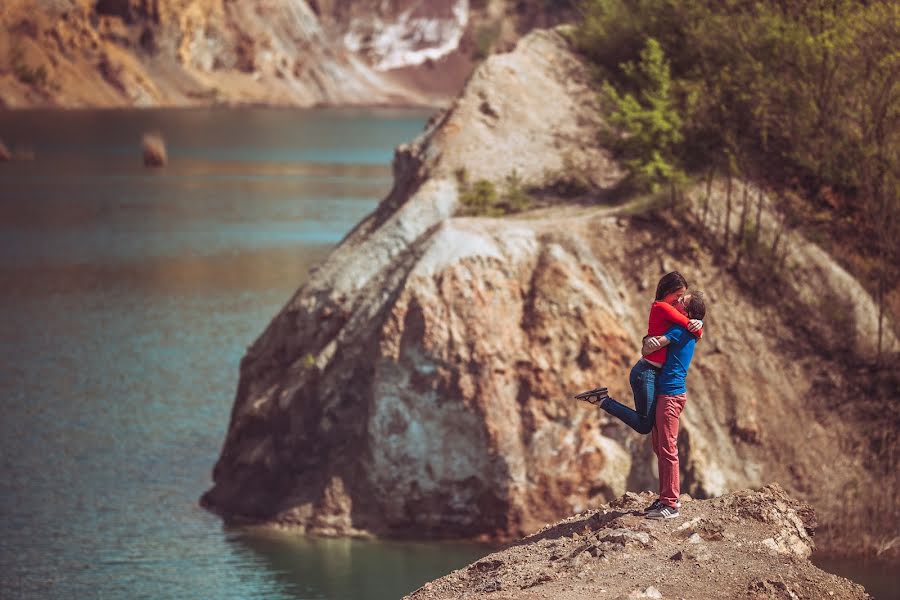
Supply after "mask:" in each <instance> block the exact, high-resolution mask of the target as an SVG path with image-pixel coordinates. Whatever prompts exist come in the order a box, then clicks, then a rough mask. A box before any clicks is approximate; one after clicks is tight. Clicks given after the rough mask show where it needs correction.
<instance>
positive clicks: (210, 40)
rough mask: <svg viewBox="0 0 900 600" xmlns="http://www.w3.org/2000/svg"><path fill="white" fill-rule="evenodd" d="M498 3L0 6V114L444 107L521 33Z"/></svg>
mask: <svg viewBox="0 0 900 600" xmlns="http://www.w3.org/2000/svg"><path fill="white" fill-rule="evenodd" d="M506 4H507V3H506V2H491V3H488V4H480V5H478V6H477V7H475V8H472V7H470V4H469V2H468V0H438V1H434V0H432V1H428V2H423V1H415V0H392V1H390V2H381V1H378V2H374V1H371V0H367V1H357V2H349V1H347V0H309V1H306V0H279V1H277V2H274V1H271V0H241V1H240V2H227V1H224V0H101V1H97V0H53V1H47V2H40V3H34V2H30V1H26V0H6V1H5V2H4V10H3V11H2V12H0V54H2V56H4V57H5V58H4V61H6V63H7V64H2V65H0V106H7V107H12V108H15V107H28V106H36V105H51V106H66V107H76V106H95V107H113V106H190V105H211V104H247V103H253V104H266V105H285V106H313V105H321V104H327V105H368V106H371V105H382V104H384V105H411V104H412V105H446V103H447V102H449V101H450V100H451V99H452V98H453V97H454V96H455V95H456V94H457V93H458V91H459V89H460V87H461V86H462V84H463V82H464V81H465V79H466V78H467V77H468V76H469V74H470V73H471V72H472V69H473V68H474V65H475V63H476V62H477V60H479V59H480V55H479V54H478V53H479V52H483V51H485V50H487V49H489V48H484V47H478V46H477V41H478V40H480V39H483V38H484V35H485V34H484V32H485V31H490V32H492V33H491V35H490V39H492V40H494V39H496V43H495V44H494V45H500V44H509V43H510V41H511V40H514V39H516V38H517V37H518V36H519V31H527V30H528V29H530V28H531V26H532V21H534V18H529V19H526V18H525V15H520V14H519V12H518V11H517V10H514V7H507V6H506ZM510 4H512V3H510ZM530 12H537V13H538V14H540V15H544V16H546V17H547V18H551V19H552V18H558V16H554V15H556V12H555V11H553V10H550V8H548V7H540V6H538V7H536V11H530ZM473 40H475V41H473ZM482 45H483V44H482ZM38 69H40V70H41V73H42V74H40V75H39V76H27V75H25V76H23V75H22V74H23V73H26V74H27V73H38Z"/></svg>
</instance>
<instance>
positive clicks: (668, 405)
mask: <svg viewBox="0 0 900 600" xmlns="http://www.w3.org/2000/svg"><path fill="white" fill-rule="evenodd" d="M680 303H681V304H682V306H683V307H684V309H685V311H686V312H687V315H688V317H690V318H691V319H703V318H704V317H705V316H706V303H705V302H704V300H703V293H702V292H688V293H687V294H685V295H684V296H682V298H681V300H680ZM696 343H697V338H696V337H695V336H694V335H692V334H691V333H690V332H689V331H688V330H687V329H685V328H684V327H682V326H680V325H675V326H674V327H672V328H671V329H669V330H668V331H667V332H666V334H665V335H663V336H658V337H649V338H646V339H645V340H644V346H643V348H642V349H641V354H643V355H647V354H649V353H651V352H654V351H655V350H658V349H659V348H661V347H663V346H668V354H667V356H666V362H665V363H664V364H663V367H662V369H661V370H660V372H659V376H658V377H657V383H656V420H655V424H654V426H653V431H652V432H651V438H652V440H653V452H654V453H655V454H656V459H657V465H658V467H659V499H658V500H656V501H655V502H654V503H653V504H651V505H650V507H649V508H648V509H647V512H646V517H647V518H648V519H672V518H674V517H677V516H679V514H678V507H679V503H678V496H679V495H680V494H681V483H680V481H679V476H678V468H679V463H678V419H679V417H680V416H681V411H682V410H684V405H685V402H686V401H687V386H686V379H687V373H688V368H690V366H691V359H692V358H693V356H694V346H695V345H696Z"/></svg>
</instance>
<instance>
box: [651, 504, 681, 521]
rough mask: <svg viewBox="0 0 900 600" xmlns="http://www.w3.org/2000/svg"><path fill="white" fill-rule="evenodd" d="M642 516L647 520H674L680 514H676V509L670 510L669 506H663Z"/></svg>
mask: <svg viewBox="0 0 900 600" xmlns="http://www.w3.org/2000/svg"><path fill="white" fill-rule="evenodd" d="M644 516H646V517H647V518H648V519H674V518H675V517H680V516H681V513H679V512H678V509H677V508H672V507H671V506H668V505H666V504H663V505H662V506H660V507H659V508H657V509H655V510H651V511H650V512H648V513H647V514H646V515H644Z"/></svg>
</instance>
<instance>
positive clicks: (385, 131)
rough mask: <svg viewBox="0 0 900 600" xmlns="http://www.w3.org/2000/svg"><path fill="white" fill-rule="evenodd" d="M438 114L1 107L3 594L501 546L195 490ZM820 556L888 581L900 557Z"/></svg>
mask: <svg viewBox="0 0 900 600" xmlns="http://www.w3.org/2000/svg"><path fill="white" fill-rule="evenodd" d="M428 116H429V115H428V114H427V113H425V112H421V111H398V110H391V111H388V110H383V111H349V110H340V111H338V110H314V111H290V110H272V109H246V110H233V109H232V110H182V111H116V112H104V111H78V112H25V113H10V112H0V139H2V140H3V141H4V142H5V143H6V144H7V145H8V146H11V147H13V148H14V149H16V150H18V151H20V152H25V153H29V152H33V153H34V157H35V158H34V160H31V161H24V162H13V163H5V164H4V163H0V290H2V293H0V314H2V315H3V316H2V319H0V365H2V367H0V369H2V370H0V373H2V378H0V407H2V419H0V469H2V471H0V475H2V477H0V598H3V599H18V598H50V599H56V598H60V599H62V598H66V599H71V598H110V599H126V598H127V599H130V598H210V599H212V598H216V599H218V598H223V599H230V598H235V599H237V598H261V599H282V598H285V599H287V598H317V599H328V600H344V599H360V600H376V599H387V598H398V597H400V596H402V595H403V594H405V593H407V592H409V591H412V590H414V589H415V588H417V587H418V586H419V585H421V584H422V583H424V582H426V581H429V580H431V579H434V578H436V577H439V576H441V575H443V574H445V573H447V572H449V571H451V570H453V569H456V568H458V567H461V566H463V565H465V564H467V563H469V562H471V561H473V560H475V559H477V558H478V557H480V556H482V555H484V554H486V553H487V552H489V551H490V550H491V549H490V548H487V547H484V546H478V545H474V544H457V543H440V544H439V543H406V542H383V541H382V542H372V541H355V540H322V539H304V538H296V537H292V536H287V535H275V534H261V533H251V532H247V531H242V530H226V529H224V528H223V527H222V524H221V521H220V520H219V519H218V518H217V517H215V516H214V515H211V514H209V513H207V512H205V511H204V510H202V509H201V508H199V506H198V505H197V500H198V498H199V497H200V495H201V494H202V493H203V491H205V490H206V489H207V488H208V487H209V485H210V483H211V481H210V472H211V469H212V466H213V464H214V463H215V460H216V458H217V456H218V452H219V449H220V447H221V444H222V441H223V440H224V436H225V428H226V426H227V423H228V417H229V412H230V409H231V404H232V401H233V398H234V392H235V388H236V386H237V377H238V363H239V361H240V358H241V356H242V355H243V353H244V349H245V348H246V347H247V346H248V345H249V344H251V343H252V342H253V340H254V339H255V337H256V336H257V335H259V334H260V333H261V332H262V331H263V329H264V328H265V326H266V325H267V324H268V322H269V320H270V319H271V318H272V317H273V316H274V315H275V314H276V313H277V312H278V310H279V309H280V308H281V306H283V305H284V303H285V302H287V300H288V299H289V298H290V296H291V295H292V294H293V292H294V291H295V290H296V289H297V287H298V286H299V285H300V284H301V283H302V282H303V280H304V278H305V277H306V273H307V272H308V270H309V268H310V267H311V266H313V265H315V264H317V263H319V262H320V261H322V260H323V259H324V258H325V257H326V256H327V254H328V252H329V251H330V249H331V248H333V247H334V245H335V244H336V243H337V242H338V241H339V240H340V239H341V238H342V237H343V235H344V234H345V233H346V232H347V231H349V230H350V228H351V227H352V226H353V225H354V224H355V223H356V222H358V221H359V220H360V219H361V218H363V217H364V216H365V215H366V214H368V213H369V212H370V211H371V210H373V209H374V208H375V206H376V204H377V202H378V200H379V199H380V198H381V197H383V196H384V194H385V193H386V192H387V191H388V189H389V188H390V185H391V181H392V179H391V172H390V168H389V164H390V161H391V157H392V153H393V148H394V147H395V146H396V145H397V144H399V143H401V142H403V141H407V140H410V139H412V138H413V137H415V136H416V135H417V134H418V133H419V132H420V131H421V130H422V128H423V126H424V123H425V121H426V119H427V118H428ZM149 131H159V132H160V133H162V134H163V136H164V137H165V139H166V140H167V143H168V151H169V157H170V163H169V165H168V166H167V167H165V168H163V169H160V170H155V171H151V170H147V169H145V168H143V167H142V165H141V159H140V139H141V136H142V134H143V133H145V132H149ZM822 566H823V567H825V568H828V569H829V570H833V571H834V572H837V573H840V574H842V575H845V576H849V577H851V578H854V579H856V580H858V581H860V582H862V583H864V584H865V585H867V587H868V589H869V591H870V592H871V593H873V594H874V595H875V597H876V598H879V599H881V598H892V597H896V596H895V595H892V594H894V593H895V592H896V590H897V589H898V579H897V576H896V569H894V568H892V567H891V566H889V565H881V564H877V563H861V562H858V561H824V560H823V561H822Z"/></svg>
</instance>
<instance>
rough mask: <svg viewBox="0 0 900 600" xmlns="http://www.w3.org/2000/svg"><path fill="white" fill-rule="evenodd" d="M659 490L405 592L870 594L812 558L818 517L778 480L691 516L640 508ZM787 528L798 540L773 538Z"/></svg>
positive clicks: (690, 505)
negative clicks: (654, 514) (652, 515)
mask: <svg viewBox="0 0 900 600" xmlns="http://www.w3.org/2000/svg"><path fill="white" fill-rule="evenodd" d="M653 497H654V496H653V494H650V493H646V494H641V495H637V494H635V495H631V497H623V498H620V499H619V500H617V501H615V502H612V503H610V504H607V505H603V506H600V507H599V508H597V509H595V510H590V511H586V512H584V513H581V514H579V515H575V516H573V517H569V518H567V519H564V520H562V521H560V522H558V523H554V524H552V525H548V526H546V527H544V528H543V529H541V530H540V531H538V532H537V533H535V534H533V535H531V536H528V537H527V538H524V539H522V540H519V541H517V542H515V543H513V544H511V545H510V547H509V548H507V549H505V550H502V551H500V552H496V553H494V554H490V555H488V556H485V557H484V558H482V559H480V560H479V561H477V562H475V563H473V564H471V565H468V566H466V567H463V568H462V569H458V570H456V571H454V572H453V573H450V574H449V575H446V576H444V577H441V578H440V579H437V580H435V581H432V582H429V583H427V584H425V585H424V586H422V587H421V588H419V589H418V590H416V591H415V592H413V593H411V594H409V595H408V596H406V597H407V598H410V599H415V600H437V599H440V598H463V597H493V596H488V595H489V594H493V593H494V592H499V593H497V594H496V597H498V598H523V599H532V598H534V599H537V598H561V599H563V600H576V599H580V598H597V597H601V598H617V599H622V600H624V599H630V598H710V599H718V598H756V599H759V600H763V599H769V598H773V599H774V598H845V599H850V598H853V599H859V600H863V599H864V598H868V597H869V596H868V595H867V594H866V593H865V590H864V589H863V588H862V586H860V585H857V584H855V583H852V582H850V581H848V580H846V579H843V578H842V577H838V576H837V575H833V574H831V573H826V572H824V571H822V570H820V569H818V568H817V567H815V566H814V565H813V564H812V563H811V562H810V561H809V560H808V559H809V555H810V553H811V552H812V549H813V543H812V539H811V535H812V533H813V530H814V528H815V523H814V515H813V513H812V511H811V509H810V508H809V507H808V506H806V505H804V504H803V503H801V502H798V501H796V500H794V499H792V498H791V497H789V496H788V495H787V494H785V492H784V490H783V489H781V487H780V486H778V485H777V484H776V485H770V486H766V487H764V488H762V489H760V490H756V491H751V490H742V491H740V492H735V493H734V494H728V495H726V496H723V497H722V498H718V499H715V500H703V501H690V500H688V499H685V500H684V502H683V506H682V508H681V513H682V516H681V517H680V518H678V519H672V520H664V521H652V520H649V519H646V518H644V516H643V514H642V513H641V511H642V509H643V508H644V507H645V506H646V505H647V504H649V502H650V501H651V500H652V499H653ZM762 515H765V517H764V518H763V517H762ZM804 519H807V520H804ZM810 519H811V520H810ZM785 531H789V532H790V533H789V534H788V535H789V536H790V538H791V540H792V543H791V545H790V547H782V546H776V545H774V543H773V542H772V540H773V538H777V537H779V536H782V535H784V532H785Z"/></svg>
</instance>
